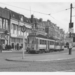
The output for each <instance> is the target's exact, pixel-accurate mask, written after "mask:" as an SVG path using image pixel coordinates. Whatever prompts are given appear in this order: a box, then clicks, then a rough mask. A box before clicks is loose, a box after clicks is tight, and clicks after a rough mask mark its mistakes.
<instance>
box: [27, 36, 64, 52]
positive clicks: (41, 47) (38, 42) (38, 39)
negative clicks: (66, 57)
mask: <svg viewBox="0 0 75 75" xmlns="http://www.w3.org/2000/svg"><path fill="white" fill-rule="evenodd" d="M62 50H64V42H61V41H60V40H56V39H53V38H47V37H46V36H43V35H36V36H33V35H29V36H28V39H27V47H26V51H27V52H29V53H31V52H35V53H43V52H51V51H62Z"/></svg>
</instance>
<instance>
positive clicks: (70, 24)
mask: <svg viewBox="0 0 75 75" xmlns="http://www.w3.org/2000/svg"><path fill="white" fill-rule="evenodd" d="M72 33H73V23H72V3H71V4H70V23H69V38H70V40H69V55H71V52H72V42H73V41H72Z"/></svg>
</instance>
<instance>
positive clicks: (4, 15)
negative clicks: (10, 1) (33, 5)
mask: <svg viewBox="0 0 75 75" xmlns="http://www.w3.org/2000/svg"><path fill="white" fill-rule="evenodd" d="M9 19H10V16H9V11H7V10H6V9H4V8H1V7H0V44H8V43H9V35H6V34H4V32H5V31H7V32H10V31H9V22H10V20H9Z"/></svg>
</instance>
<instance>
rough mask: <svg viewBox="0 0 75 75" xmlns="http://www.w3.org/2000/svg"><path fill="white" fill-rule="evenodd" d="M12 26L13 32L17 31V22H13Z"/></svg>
mask: <svg viewBox="0 0 75 75" xmlns="http://www.w3.org/2000/svg"><path fill="white" fill-rule="evenodd" d="M12 28H13V33H15V32H14V31H15V30H16V28H17V27H16V25H15V24H12Z"/></svg>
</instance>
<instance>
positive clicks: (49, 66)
mask: <svg viewBox="0 0 75 75" xmlns="http://www.w3.org/2000/svg"><path fill="white" fill-rule="evenodd" d="M74 53H75V51H73V52H72V55H68V53H67V51H66V53H64V51H63V52H54V53H45V54H25V58H29V59H30V58H32V57H33V58H38V59H41V60H42V59H43V58H45V59H43V60H46V61H24V62H15V61H6V60H5V59H6V58H11V57H12V58H14V57H17V58H18V57H22V53H21V52H3V53H0V71H1V72H13V71H16V72H19V71H21V72H60V71H64V72H65V71H66V72H74V71H75V57H74V56H75V54H74ZM64 55H65V56H64ZM50 56H54V57H50ZM58 56H59V58H60V60H58V59H57V57H58ZM62 56H63V57H65V58H66V57H67V58H68V59H67V58H66V59H65V60H64V59H61V57H62ZM49 57H50V59H51V60H52V59H54V58H56V59H57V60H54V61H50V60H49ZM47 58H48V59H47ZM30 60H31V59H30Z"/></svg>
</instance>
